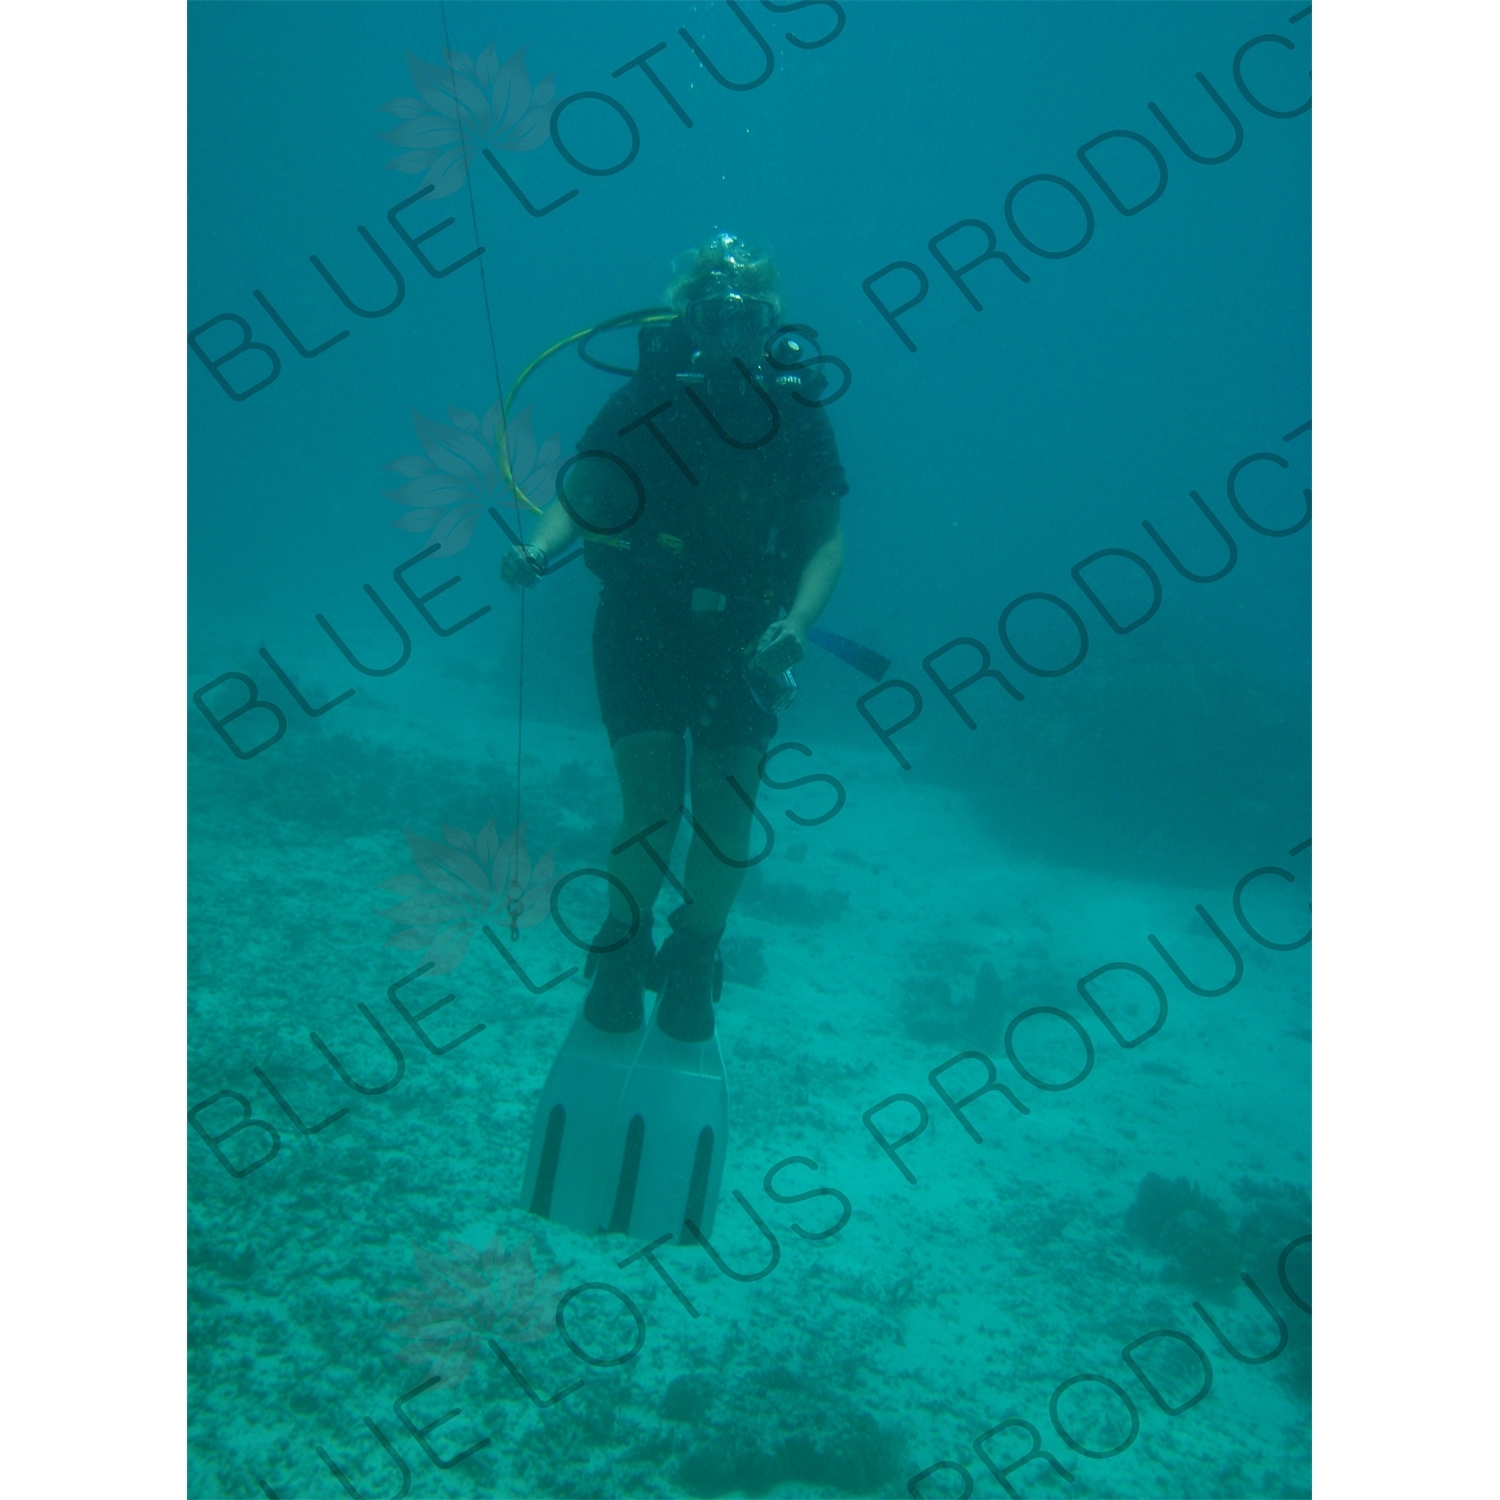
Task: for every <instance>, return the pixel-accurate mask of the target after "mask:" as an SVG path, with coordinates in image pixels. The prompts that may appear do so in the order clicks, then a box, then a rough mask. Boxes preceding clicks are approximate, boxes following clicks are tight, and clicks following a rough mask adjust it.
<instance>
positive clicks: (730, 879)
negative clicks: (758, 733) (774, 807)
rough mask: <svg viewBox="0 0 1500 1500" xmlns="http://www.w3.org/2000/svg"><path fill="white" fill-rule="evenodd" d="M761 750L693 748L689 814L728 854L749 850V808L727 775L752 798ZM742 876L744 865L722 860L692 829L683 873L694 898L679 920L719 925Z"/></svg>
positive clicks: (695, 928)
mask: <svg viewBox="0 0 1500 1500" xmlns="http://www.w3.org/2000/svg"><path fill="white" fill-rule="evenodd" d="M762 753H763V752H762V751H761V750H760V749H759V748H758V747H757V746H754V745H735V746H729V747H723V748H720V747H714V748H707V747H704V746H695V747H694V749H693V771H692V780H693V817H694V818H695V819H696V820H697V822H698V824H699V826H700V827H701V828H702V829H703V830H704V831H705V832H706V833H707V834H708V837H709V838H710V839H712V840H713V843H714V846H715V847H716V848H717V849H718V850H719V851H720V853H722V854H724V855H726V856H727V857H728V858H729V859H745V858H746V857H747V856H748V854H749V850H750V821H751V814H750V809H749V808H748V807H747V806H746V805H745V803H744V801H743V799H742V798H741V797H740V796H739V795H738V793H736V791H735V790H734V788H733V787H732V786H730V784H729V782H728V780H727V778H728V777H730V776H733V777H734V779H735V780H736V781H737V782H739V784H740V785H741V786H742V787H743V788H744V789H745V792H746V794H747V795H748V796H749V797H750V798H751V799H752V800H753V799H754V798H755V795H756V792H757V791H758V789H759V787H760V777H759V775H758V774H757V772H758V768H759V766H760V758H761V755H762ZM744 878H745V872H744V870H743V869H742V868H739V867H738V866H735V865H727V864H725V863H724V861H723V860H721V859H720V858H718V856H717V855H715V854H714V852H713V850H712V849H710V848H708V846H707V845H706V844H705V843H704V841H703V840H702V839H701V838H699V837H698V836H697V834H694V836H693V842H692V844H691V845H690V846H689V847H688V856H687V876H686V884H687V890H688V895H689V896H690V897H691V898H692V904H691V905H689V906H688V907H687V908H686V909H685V910H684V912H683V914H682V918H681V926H682V927H683V928H684V929H685V930H687V931H690V932H702V933H710V932H713V933H717V932H719V931H720V930H722V928H723V926H724V922H725V919H726V918H727V917H728V916H729V909H730V907H732V906H733V905H734V898H735V897H736V896H737V895H739V890H740V884H741V882H742V881H743V880H744Z"/></svg>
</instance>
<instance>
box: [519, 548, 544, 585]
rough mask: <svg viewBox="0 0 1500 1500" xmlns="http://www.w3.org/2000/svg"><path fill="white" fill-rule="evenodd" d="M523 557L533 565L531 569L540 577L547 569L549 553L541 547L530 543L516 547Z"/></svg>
mask: <svg viewBox="0 0 1500 1500" xmlns="http://www.w3.org/2000/svg"><path fill="white" fill-rule="evenodd" d="M516 550H517V551H518V552H519V553H520V554H521V556H522V557H524V558H525V559H526V561H527V562H528V563H529V564H530V565H531V571H532V572H533V573H535V574H536V576H537V577H538V578H540V577H541V576H542V575H543V574H544V573H545V572H546V571H547V554H546V553H545V552H543V551H542V549H541V548H540V547H533V546H532V545H531V544H530V543H526V544H525V545H523V546H521V547H518V548H516Z"/></svg>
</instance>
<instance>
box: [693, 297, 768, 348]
mask: <svg viewBox="0 0 1500 1500" xmlns="http://www.w3.org/2000/svg"><path fill="white" fill-rule="evenodd" d="M683 320H684V321H685V322H686V323H687V326H688V328H689V330H690V331H691V332H692V334H693V336H694V338H695V339H696V340H697V341H698V345H699V347H700V348H703V347H715V348H719V349H724V350H727V351H729V352H731V353H735V354H743V353H747V352H750V351H752V350H754V351H758V350H759V349H760V346H761V344H762V343H763V342H764V340H765V337H766V335H767V334H768V333H770V331H771V329H772V328H773V327H774V326H775V323H776V306H775V304H774V303H772V302H767V301H766V300H765V299H764V298H763V297H746V296H744V295H742V294H741V293H739V292H719V293H716V294H715V295H714V296H711V297H696V298H694V300H693V301H691V302H689V303H688V305H687V306H686V307H685V308H684V309H683Z"/></svg>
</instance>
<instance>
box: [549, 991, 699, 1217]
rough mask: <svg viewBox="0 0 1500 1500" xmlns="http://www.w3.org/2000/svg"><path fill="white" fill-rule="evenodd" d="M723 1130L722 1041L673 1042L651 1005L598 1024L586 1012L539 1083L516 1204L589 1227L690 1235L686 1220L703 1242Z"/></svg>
mask: <svg viewBox="0 0 1500 1500" xmlns="http://www.w3.org/2000/svg"><path fill="white" fill-rule="evenodd" d="M658 1008H659V1006H658ZM728 1134H729V1091H728V1085H727V1083H726V1081H725V1077H724V1058H723V1055H722V1053H721V1052H720V1051H719V1039H718V1037H717V1036H711V1037H709V1039H708V1040H707V1041H704V1042H683V1041H678V1040H677V1039H676V1038H675V1037H670V1036H668V1035H667V1034H666V1032H664V1031H663V1030H662V1029H661V1028H660V1026H658V1025H657V1020H656V1015H655V1013H654V1012H653V1014H652V1017H651V1021H650V1024H649V1025H647V1026H644V1027H641V1028H640V1029H639V1030H636V1031H633V1032H624V1033H620V1032H607V1031H601V1030H599V1029H598V1028H597V1027H595V1026H591V1025H590V1024H589V1022H588V1019H587V1017H586V1016H585V1015H584V1014H583V1013H582V1012H581V1011H580V1013H579V1015H578V1019H577V1020H576V1021H574V1023H573V1029H572V1030H571V1031H570V1032H569V1033H568V1037H567V1040H566V1041H565V1042H564V1043H563V1045H562V1050H561V1051H560V1052H559V1053H558V1054H557V1058H556V1060H555V1061H554V1062H553V1064H552V1070H551V1072H550V1073H548V1075H547V1083H546V1087H545V1088H544V1089H543V1090H542V1098H541V1103H540V1104H539V1105H538V1107H537V1113H536V1125H535V1128H534V1129H533V1131H532V1138H531V1154H530V1157H529V1158H528V1160H527V1164H526V1181H525V1186H524V1188H523V1190H522V1197H521V1201H522V1203H523V1205H524V1206H525V1207H526V1208H528V1209H529V1210H530V1211H531V1212H532V1213H534V1214H539V1215H540V1216H541V1217H542V1218H544V1219H551V1220H552V1221H553V1222H554V1223H557V1224H567V1225H569V1226H570V1227H571V1228H573V1229H579V1230H582V1231H583V1232H584V1233H585V1234H600V1233H614V1234H626V1235H629V1236H630V1237H631V1238H632V1239H638V1240H655V1239H660V1238H661V1236H662V1235H664V1234H670V1235H671V1236H672V1239H673V1240H674V1241H684V1240H688V1239H691V1237H692V1236H691V1235H690V1234H689V1233H688V1231H687V1230H686V1229H685V1228H684V1224H685V1223H686V1221H688V1220H691V1221H692V1222H693V1223H694V1224H695V1225H696V1226H697V1227H698V1229H699V1231H700V1232H701V1233H702V1234H703V1235H704V1236H705V1237H707V1236H709V1235H711V1234H712V1233H713V1223H714V1213H715V1211H716V1209H717V1208H718V1201H719V1184H720V1181H721V1180H722V1178H723V1175H724V1155H725V1148H726V1146H727V1144H728Z"/></svg>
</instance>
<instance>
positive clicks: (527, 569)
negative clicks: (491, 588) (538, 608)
mask: <svg viewBox="0 0 1500 1500" xmlns="http://www.w3.org/2000/svg"><path fill="white" fill-rule="evenodd" d="M546 571H547V554H546V553H545V552H543V551H542V549H541V548H540V547H512V548H511V549H510V551H509V552H507V553H506V554H505V556H504V557H502V558H501V559H500V579H501V582H503V583H504V584H505V585H506V587H507V588H510V589H514V590H516V591H517V592H519V591H520V590H521V589H534V588H535V587H536V581H537V579H538V578H540V577H541V576H542V574H543V573H545V572H546Z"/></svg>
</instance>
